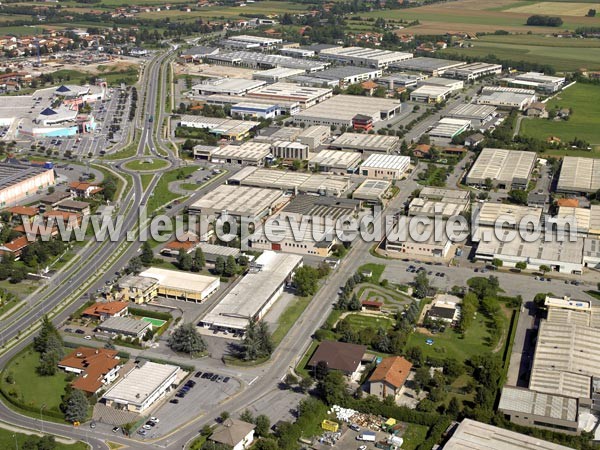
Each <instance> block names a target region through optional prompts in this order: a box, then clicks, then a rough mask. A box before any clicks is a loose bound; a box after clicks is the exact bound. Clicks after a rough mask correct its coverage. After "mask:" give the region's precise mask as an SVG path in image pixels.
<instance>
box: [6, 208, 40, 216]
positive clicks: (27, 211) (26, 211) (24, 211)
mask: <svg viewBox="0 0 600 450" xmlns="http://www.w3.org/2000/svg"><path fill="white" fill-rule="evenodd" d="M7 211H8V212H9V213H11V214H17V215H19V216H28V217H32V216H35V215H36V214H37V213H38V209H37V208H34V207H33V206H13V207H12V208H8V209H7Z"/></svg>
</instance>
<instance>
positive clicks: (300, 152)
mask: <svg viewBox="0 0 600 450" xmlns="http://www.w3.org/2000/svg"><path fill="white" fill-rule="evenodd" d="M308 151H309V148H308V145H304V144H301V143H300V142H291V141H276V142H273V144H271V154H272V155H273V156H274V157H275V158H278V159H283V160H293V159H299V160H306V159H308Z"/></svg>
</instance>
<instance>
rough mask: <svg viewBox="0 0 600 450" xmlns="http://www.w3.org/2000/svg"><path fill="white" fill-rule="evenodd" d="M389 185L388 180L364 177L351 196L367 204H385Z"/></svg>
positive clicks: (390, 184) (387, 198) (390, 185)
mask: <svg viewBox="0 0 600 450" xmlns="http://www.w3.org/2000/svg"><path fill="white" fill-rule="evenodd" d="M391 187H392V183H391V181H388V180H369V179H366V180H365V181H363V182H362V183H361V184H360V186H358V187H357V188H356V190H355V191H354V192H353V193H352V198H353V199H355V200H360V201H361V202H363V203H365V204H367V205H385V204H386V203H387V200H389V191H390V188H391Z"/></svg>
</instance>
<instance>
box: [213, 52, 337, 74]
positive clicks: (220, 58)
mask: <svg viewBox="0 0 600 450" xmlns="http://www.w3.org/2000/svg"><path fill="white" fill-rule="evenodd" d="M206 61H207V62H208V63H211V64H219V65H224V66H233V67H249V68H252V69H274V68H276V67H283V68H287V69H301V70H304V71H305V72H306V73H313V72H319V71H321V70H325V69H326V68H327V67H328V66H329V63H326V62H323V61H315V60H313V59H300V58H290V57H289V56H281V55H273V54H267V53H257V52H249V51H245V50H240V51H233V52H220V53H218V54H215V55H208V56H207V57H206Z"/></svg>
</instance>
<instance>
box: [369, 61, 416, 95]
mask: <svg viewBox="0 0 600 450" xmlns="http://www.w3.org/2000/svg"><path fill="white" fill-rule="evenodd" d="M409 61H410V60H409ZM425 78H427V75H420V74H412V73H392V74H390V75H387V76H385V77H381V78H379V79H378V80H377V81H376V83H377V84H380V85H382V86H385V87H386V88H387V89H389V90H390V91H393V90H395V89H397V88H416V87H417V83H418V82H419V81H421V80H424V79H425Z"/></svg>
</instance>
